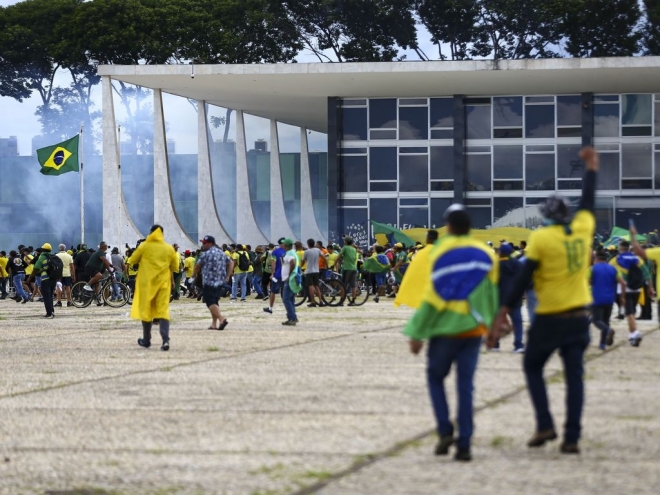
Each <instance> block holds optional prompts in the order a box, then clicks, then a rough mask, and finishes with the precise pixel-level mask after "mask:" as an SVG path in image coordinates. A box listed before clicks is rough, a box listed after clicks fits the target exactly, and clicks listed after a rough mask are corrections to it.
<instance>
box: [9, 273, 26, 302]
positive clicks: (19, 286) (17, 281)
mask: <svg viewBox="0 0 660 495" xmlns="http://www.w3.org/2000/svg"><path fill="white" fill-rule="evenodd" d="M23 280H25V273H19V274H18V275H14V276H13V277H12V281H13V282H14V289H15V290H16V295H17V296H19V297H20V298H21V299H23V300H25V299H28V295H27V294H26V292H25V289H24V288H23Z"/></svg>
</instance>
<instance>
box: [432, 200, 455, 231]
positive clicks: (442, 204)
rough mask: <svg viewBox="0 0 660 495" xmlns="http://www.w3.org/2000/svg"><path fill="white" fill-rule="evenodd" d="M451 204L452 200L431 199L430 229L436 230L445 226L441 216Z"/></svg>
mask: <svg viewBox="0 0 660 495" xmlns="http://www.w3.org/2000/svg"><path fill="white" fill-rule="evenodd" d="M453 202H454V201H453V199H452V198H431V225H430V228H432V229H437V228H440V227H442V226H443V225H444V224H445V222H444V220H443V219H442V216H443V215H444V213H445V210H447V208H449V207H450V206H451V204H452V203H453Z"/></svg>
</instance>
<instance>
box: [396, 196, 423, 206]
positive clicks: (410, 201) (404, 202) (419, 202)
mask: <svg viewBox="0 0 660 495" xmlns="http://www.w3.org/2000/svg"><path fill="white" fill-rule="evenodd" d="M428 204H429V199H428V198H400V199H399V206H428Z"/></svg>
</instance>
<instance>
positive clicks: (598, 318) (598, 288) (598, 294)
mask: <svg viewBox="0 0 660 495" xmlns="http://www.w3.org/2000/svg"><path fill="white" fill-rule="evenodd" d="M617 283H618V284H619V285H621V293H622V294H625V293H626V283H625V281H624V280H623V278H622V277H621V275H619V272H618V271H617V269H616V268H614V267H613V266H612V265H610V264H608V263H607V253H605V252H604V251H598V252H597V253H596V260H595V263H594V266H593V267H592V268H591V292H592V296H593V299H594V302H593V306H592V308H591V315H592V321H593V324H594V325H595V326H596V327H597V328H598V329H599V330H600V344H599V345H598V348H599V349H600V350H602V351H604V350H605V349H606V346H607V345H612V344H613V343H614V330H612V328H610V317H611V316H612V305H613V304H614V301H616V285H617Z"/></svg>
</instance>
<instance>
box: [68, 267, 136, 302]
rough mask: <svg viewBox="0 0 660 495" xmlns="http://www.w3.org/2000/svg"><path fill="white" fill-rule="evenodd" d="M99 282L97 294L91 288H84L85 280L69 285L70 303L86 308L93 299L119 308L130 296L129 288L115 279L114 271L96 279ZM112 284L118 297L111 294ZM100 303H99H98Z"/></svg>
mask: <svg viewBox="0 0 660 495" xmlns="http://www.w3.org/2000/svg"><path fill="white" fill-rule="evenodd" d="M98 283H99V284H101V290H100V291H99V293H98V295H97V294H96V293H95V292H94V290H93V288H92V290H91V291H90V290H88V289H85V286H86V285H87V282H76V283H75V284H73V287H71V303H72V304H73V305H74V306H75V307H76V308H86V307H87V306H89V305H90V304H91V303H92V301H93V300H96V301H98V302H99V303H102V305H108V306H110V307H111V308H121V307H122V306H124V305H126V303H128V301H129V300H130V298H131V290H130V289H129V288H128V286H127V285H126V284H125V283H123V282H121V281H119V280H117V279H116V275H115V274H114V273H112V274H109V275H106V276H104V277H103V278H102V279H101V280H99V281H98ZM113 285H117V290H118V294H119V295H118V297H114V296H113ZM99 305H101V304H99Z"/></svg>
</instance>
